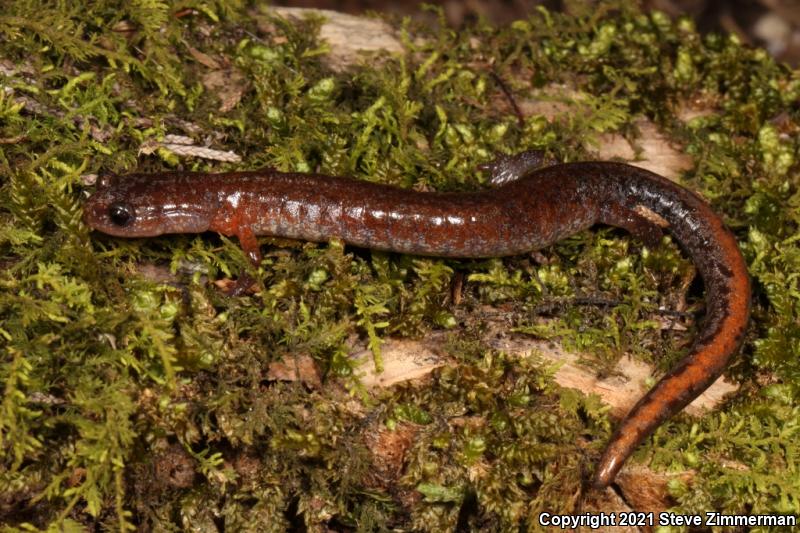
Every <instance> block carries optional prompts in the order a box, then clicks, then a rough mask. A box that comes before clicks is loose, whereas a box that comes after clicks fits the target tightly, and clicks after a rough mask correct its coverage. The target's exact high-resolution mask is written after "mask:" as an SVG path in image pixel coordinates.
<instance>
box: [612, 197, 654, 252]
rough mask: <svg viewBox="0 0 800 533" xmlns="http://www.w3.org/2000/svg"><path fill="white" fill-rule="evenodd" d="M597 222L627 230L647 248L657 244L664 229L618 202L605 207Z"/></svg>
mask: <svg viewBox="0 0 800 533" xmlns="http://www.w3.org/2000/svg"><path fill="white" fill-rule="evenodd" d="M598 222H600V223H601V224H608V225H609V226H614V227H616V228H622V229H624V230H626V231H628V233H630V234H631V235H633V236H634V237H636V238H637V239H639V240H640V241H642V242H643V243H644V244H645V246H647V247H648V248H655V247H657V246H659V245H660V244H661V239H662V238H663V237H664V231H663V230H662V228H661V226H659V225H658V224H657V223H656V222H653V221H652V220H650V219H649V218H646V217H645V216H644V215H641V214H639V213H637V212H636V211H634V210H633V209H628V208H627V207H624V206H621V205H618V204H617V205H611V206H607V207H605V208H604V209H603V211H602V213H601V215H600V220H599V221H598Z"/></svg>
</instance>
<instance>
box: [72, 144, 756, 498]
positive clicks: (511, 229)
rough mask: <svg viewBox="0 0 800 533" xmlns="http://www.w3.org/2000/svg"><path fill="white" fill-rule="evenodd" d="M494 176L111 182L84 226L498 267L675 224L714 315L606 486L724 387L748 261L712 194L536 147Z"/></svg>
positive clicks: (102, 184) (239, 175)
mask: <svg viewBox="0 0 800 533" xmlns="http://www.w3.org/2000/svg"><path fill="white" fill-rule="evenodd" d="M485 168H487V169H489V170H491V171H492V173H493V178H492V183H493V185H494V187H493V188H489V189H485V190H481V191H478V192H420V191H413V190H405V189H401V188H397V187H392V186H388V185H380V184H376V183H371V182H366V181H358V180H355V179H351V178H345V177H333V176H327V175H321V174H305V173H284V172H278V171H276V170H272V169H269V170H260V171H250V172H227V173H191V172H165V173H155V174H141V173H140V174H130V175H126V176H107V177H106V178H104V179H102V180H99V182H98V185H97V190H96V192H95V193H94V194H93V195H91V196H90V197H89V199H88V200H87V201H86V203H85V206H84V221H85V223H86V224H87V225H88V226H89V227H90V228H93V229H95V230H99V231H101V232H104V233H107V234H110V235H114V236H118V237H151V236H156V235H162V234H172V233H199V232H205V231H214V232H218V233H221V234H223V235H228V236H236V237H238V239H239V242H240V244H241V246H242V248H243V249H244V251H245V252H246V253H247V255H248V257H249V258H250V260H251V261H252V262H253V263H254V264H258V263H259V262H260V260H261V252H260V249H259V244H258V241H257V239H256V236H258V235H270V236H276V237H285V238H290V239H300V240H306V241H316V242H324V241H328V240H330V239H332V238H338V239H341V240H342V241H344V242H346V243H349V244H351V245H355V246H359V247H364V248H370V249H375V250H385V251H392V252H400V253H406V254H417V255H426V256H438V257H453V258H488V257H500V256H509V255H516V254H523V253H526V252H529V251H532V250H535V249H537V248H542V247H544V246H548V245H550V244H552V243H554V242H556V241H558V240H559V239H562V238H564V237H567V236H570V235H573V234H575V233H576V232H579V231H582V230H585V229H588V228H590V227H591V226H593V225H595V224H606V225H610V226H615V227H619V228H623V229H625V230H627V231H629V232H631V233H632V234H633V235H634V236H635V237H638V238H640V239H641V240H642V241H643V242H644V243H645V244H646V245H651V246H652V245H657V244H658V243H659V242H660V240H661V237H662V225H663V226H666V227H667V228H668V229H669V232H670V233H671V234H672V235H673V237H674V238H675V239H676V240H677V242H678V243H679V244H680V246H681V247H682V248H683V250H684V251H685V253H687V254H688V256H689V257H690V258H691V260H692V261H693V262H694V264H695V266H696V268H697V271H698V272H699V274H700V276H701V277H702V280H703V283H704V286H705V292H706V296H705V317H704V320H703V322H702V324H701V326H700V328H699V331H698V334H697V336H696V338H695V339H694V341H693V344H692V346H691V348H690V350H689V352H688V354H687V355H686V356H685V357H684V358H683V359H682V360H681V361H680V362H679V363H678V364H677V365H676V366H675V367H674V368H672V369H671V370H670V371H669V372H668V373H667V374H666V375H664V376H663V377H662V378H661V379H660V381H658V383H656V385H655V386H654V387H653V388H652V389H651V390H650V391H649V392H647V393H646V394H645V395H644V396H643V397H642V398H641V399H640V400H639V401H638V403H636V405H635V406H634V407H633V408H632V409H631V411H630V412H629V413H628V415H627V416H626V417H625V418H624V419H623V420H622V421H621V423H620V424H619V426H618V427H617V428H616V431H615V432H614V434H613V435H612V437H611V439H610V441H609V442H608V444H607V446H606V448H605V451H604V452H603V454H602V457H601V459H600V461H599V463H598V466H597V468H596V470H595V474H594V478H593V480H592V482H593V485H594V486H595V487H597V488H602V487H606V486H608V485H609V484H610V483H612V482H613V480H614V477H615V476H616V474H617V472H618V471H619V469H620V468H621V466H622V464H623V462H624V461H625V460H626V459H627V458H628V457H629V456H630V455H631V454H632V453H633V451H634V449H635V448H636V447H637V446H638V445H639V444H640V443H641V442H642V441H643V440H644V439H645V438H647V437H648V436H649V435H650V434H651V433H653V431H654V430H655V429H656V428H657V427H658V426H659V425H660V424H661V423H662V422H664V421H665V420H666V419H667V418H669V417H671V416H672V415H674V414H675V413H677V412H679V411H681V410H682V409H683V408H684V407H685V406H686V405H687V404H688V403H689V402H691V401H692V400H693V399H694V398H696V397H697V396H698V395H700V393H702V392H703V391H704V390H705V389H706V388H707V387H708V386H709V385H711V383H712V382H713V381H714V380H715V379H716V378H717V377H719V376H720V374H722V372H723V370H724V369H725V367H726V365H727V364H728V361H729V360H730V359H731V357H732V355H733V354H734V353H735V352H736V351H737V350H738V348H739V346H740V345H741V343H742V339H743V337H744V333H745V329H746V326H747V323H748V317H749V313H750V278H749V276H748V272H747V265H746V263H745V260H744V258H743V257H742V254H741V252H740V251H739V247H738V246H737V243H736V239H735V237H734V235H733V234H732V233H731V231H730V230H729V229H728V228H726V226H725V224H724V223H723V221H722V219H721V218H720V217H719V215H717V214H716V213H715V212H714V211H713V210H712V209H711V207H710V206H709V205H708V204H707V203H706V202H705V201H704V200H703V199H701V198H700V197H699V196H698V195H696V194H694V193H693V192H691V191H689V190H688V189H685V188H683V187H681V186H679V185H677V184H675V183H673V182H672V181H670V180H668V179H666V178H664V177H662V176H659V175H657V174H654V173H652V172H649V171H647V170H644V169H642V168H638V167H634V166H630V165H627V164H623V163H616V162H599V161H595V162H590V161H589V162H574V163H562V164H553V165H547V164H544V163H543V160H542V157H541V155H540V154H539V153H537V152H523V153H522V154H518V155H516V156H505V157H501V158H500V159H499V160H498V161H497V162H495V163H492V164H489V165H486V167H485ZM653 213H655V215H657V217H652V214H653ZM648 215H649V216H648ZM658 217H660V218H658ZM654 218H656V219H658V220H659V221H660V223H657V222H654V221H653V219H654Z"/></svg>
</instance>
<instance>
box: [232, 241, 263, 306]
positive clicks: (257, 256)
mask: <svg viewBox="0 0 800 533" xmlns="http://www.w3.org/2000/svg"><path fill="white" fill-rule="evenodd" d="M236 236H237V237H238V238H239V244H240V245H241V247H242V250H244V253H245V254H246V255H247V258H248V259H250V262H251V263H252V264H253V266H255V267H256V268H258V265H260V264H261V248H260V247H259V246H258V239H256V235H255V233H253V230H252V229H251V228H250V226H240V227H239V228H238V230H237V232H236ZM255 281H256V280H255V279H254V278H253V276H251V275H250V274H248V273H247V272H242V274H241V275H240V276H239V279H237V280H236V283H235V284H234V286H233V288H232V289H231V290H230V291H229V292H228V294H229V295H230V296H241V295H243V294H245V293H246V292H247V291H248V289H250V287H252V285H253V283H254V282H255Z"/></svg>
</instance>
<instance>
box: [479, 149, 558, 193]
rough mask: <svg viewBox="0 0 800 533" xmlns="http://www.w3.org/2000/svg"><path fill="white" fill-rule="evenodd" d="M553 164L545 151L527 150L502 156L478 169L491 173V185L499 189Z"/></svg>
mask: <svg viewBox="0 0 800 533" xmlns="http://www.w3.org/2000/svg"><path fill="white" fill-rule="evenodd" d="M552 163H553V161H551V160H550V159H548V158H547V157H546V156H545V152H544V150H526V151H524V152H520V153H518V154H513V155H506V154H500V155H499V156H497V159H495V160H494V161H489V162H488V163H483V164H481V165H478V169H479V170H485V171H488V172H489V173H491V175H492V177H491V178H490V179H489V184H490V185H491V186H492V187H497V186H500V185H503V184H505V183H508V182H511V181H515V180H518V179H519V178H521V177H523V176H526V175H527V174H530V173H531V172H533V171H534V170H536V169H538V168H542V167H544V166H548V165H550V164H552Z"/></svg>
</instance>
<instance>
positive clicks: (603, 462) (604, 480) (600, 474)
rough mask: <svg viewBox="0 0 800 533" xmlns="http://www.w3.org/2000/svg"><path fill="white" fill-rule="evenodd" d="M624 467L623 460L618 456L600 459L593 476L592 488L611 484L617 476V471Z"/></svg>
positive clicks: (600, 487)
mask: <svg viewBox="0 0 800 533" xmlns="http://www.w3.org/2000/svg"><path fill="white" fill-rule="evenodd" d="M620 468H622V462H621V461H619V459H618V458H617V457H606V456H605V455H603V458H602V459H600V462H599V463H598V465H597V470H595V472H594V477H593V478H592V488H595V489H604V488H606V487H608V486H609V485H611V483H612V482H613V481H614V478H615V477H617V472H619V469H620Z"/></svg>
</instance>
